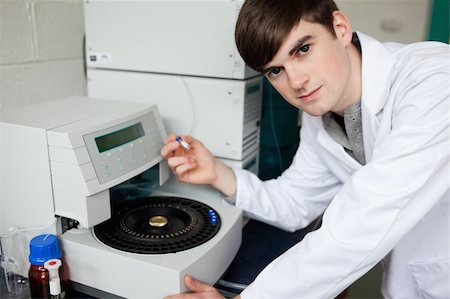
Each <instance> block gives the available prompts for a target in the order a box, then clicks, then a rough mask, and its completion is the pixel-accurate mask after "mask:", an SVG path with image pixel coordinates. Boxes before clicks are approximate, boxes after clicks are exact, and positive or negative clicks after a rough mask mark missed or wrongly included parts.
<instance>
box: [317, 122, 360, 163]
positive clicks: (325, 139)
mask: <svg viewBox="0 0 450 299" xmlns="http://www.w3.org/2000/svg"><path fill="white" fill-rule="evenodd" d="M317 141H318V142H319V143H320V144H321V145H322V146H323V148H324V149H325V150H327V151H328V152H329V153H330V154H332V155H333V156H334V157H336V159H337V160H339V161H342V162H343V163H345V165H346V166H347V167H348V170H351V171H355V170H357V169H359V168H361V164H359V163H358V161H356V160H355V159H353V158H352V157H351V156H350V155H349V154H348V153H347V152H346V151H345V150H344V147H343V146H342V145H340V144H339V143H337V142H336V141H334V139H333V138H332V137H331V136H330V135H328V133H327V131H325V128H324V126H323V124H321V126H320V128H319V132H318V134H317Z"/></svg>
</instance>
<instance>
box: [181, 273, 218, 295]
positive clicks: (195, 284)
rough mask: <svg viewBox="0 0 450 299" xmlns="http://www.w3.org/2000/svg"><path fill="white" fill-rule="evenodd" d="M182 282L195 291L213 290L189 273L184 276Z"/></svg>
mask: <svg viewBox="0 0 450 299" xmlns="http://www.w3.org/2000/svg"><path fill="white" fill-rule="evenodd" d="M184 283H185V284H186V286H187V287H188V288H189V289H190V290H191V291H193V292H195V293H200V292H207V291H213V290H215V289H214V288H213V287H212V286H210V285H207V284H206V283H203V282H201V281H200V280H197V279H195V278H192V277H191V276H189V275H186V276H185V277H184Z"/></svg>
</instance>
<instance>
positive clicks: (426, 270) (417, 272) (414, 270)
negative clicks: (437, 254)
mask: <svg viewBox="0 0 450 299" xmlns="http://www.w3.org/2000/svg"><path fill="white" fill-rule="evenodd" d="M408 268H409V270H410V271H411V274H412V276H413V277H414V279H415V280H416V283H417V286H418V288H419V289H420V292H421V293H422V296H423V297H422V298H430V299H431V298H432V299H449V298H450V285H449V281H450V259H447V260H440V261H437V262H432V263H420V264H419V263H418V264H409V265H408Z"/></svg>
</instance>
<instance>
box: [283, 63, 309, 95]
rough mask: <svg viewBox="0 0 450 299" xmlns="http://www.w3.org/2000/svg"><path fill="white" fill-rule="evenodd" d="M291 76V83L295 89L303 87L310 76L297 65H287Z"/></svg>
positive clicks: (288, 73) (287, 71)
mask: <svg viewBox="0 0 450 299" xmlns="http://www.w3.org/2000/svg"><path fill="white" fill-rule="evenodd" d="M285 70H286V73H287V75H288V78H289V84H290V85H291V87H292V88H293V89H301V88H303V87H304V86H305V84H306V83H307V82H308V81H309V76H308V75H307V74H306V72H305V71H303V70H301V69H299V68H298V67H295V66H290V67H285Z"/></svg>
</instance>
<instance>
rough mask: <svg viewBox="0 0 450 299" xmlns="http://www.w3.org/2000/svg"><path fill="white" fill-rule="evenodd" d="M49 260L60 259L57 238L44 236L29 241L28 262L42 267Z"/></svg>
mask: <svg viewBox="0 0 450 299" xmlns="http://www.w3.org/2000/svg"><path fill="white" fill-rule="evenodd" d="M50 259H61V250H60V249H59V245H58V238H57V237H56V236H55V235H50V234H44V235H39V236H36V237H34V238H33V239H31V241H30V256H29V260H30V263H31V264H32V265H38V266H43V265H44V263H45V262H46V261H48V260H50Z"/></svg>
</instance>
